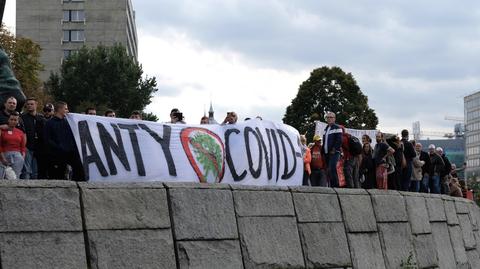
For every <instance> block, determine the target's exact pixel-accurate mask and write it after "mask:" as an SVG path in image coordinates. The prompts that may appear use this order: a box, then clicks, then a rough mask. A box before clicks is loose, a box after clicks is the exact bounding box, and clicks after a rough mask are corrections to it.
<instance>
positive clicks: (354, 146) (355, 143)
mask: <svg viewBox="0 0 480 269" xmlns="http://www.w3.org/2000/svg"><path fill="white" fill-rule="evenodd" d="M348 147H349V150H350V154H352V155H359V154H361V153H362V150H363V146H362V143H360V140H358V138H357V137H356V136H353V135H350V134H348Z"/></svg>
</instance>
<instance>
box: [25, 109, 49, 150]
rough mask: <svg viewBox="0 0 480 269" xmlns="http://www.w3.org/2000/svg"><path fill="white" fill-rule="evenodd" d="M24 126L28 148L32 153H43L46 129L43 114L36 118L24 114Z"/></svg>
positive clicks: (37, 115)
mask: <svg viewBox="0 0 480 269" xmlns="http://www.w3.org/2000/svg"><path fill="white" fill-rule="evenodd" d="M21 117H22V120H23V125H24V127H25V133H26V135H27V148H28V149H29V150H32V151H34V152H35V151H42V150H43V149H44V137H43V128H44V127H45V118H44V117H43V116H42V115H41V114H38V113H37V114H36V115H35V116H33V115H31V114H29V113H24V114H22V116H21Z"/></svg>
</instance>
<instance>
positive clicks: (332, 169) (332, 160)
mask: <svg viewBox="0 0 480 269" xmlns="http://www.w3.org/2000/svg"><path fill="white" fill-rule="evenodd" d="M339 159H340V152H335V154H327V161H328V172H329V174H330V187H332V188H338V174H337V163H338V160H339Z"/></svg>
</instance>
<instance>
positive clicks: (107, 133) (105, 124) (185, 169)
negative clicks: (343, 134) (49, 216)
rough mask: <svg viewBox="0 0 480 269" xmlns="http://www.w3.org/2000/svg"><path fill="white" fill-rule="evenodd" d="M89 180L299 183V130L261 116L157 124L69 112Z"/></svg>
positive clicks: (70, 122)
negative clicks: (227, 121) (227, 122)
mask: <svg viewBox="0 0 480 269" xmlns="http://www.w3.org/2000/svg"><path fill="white" fill-rule="evenodd" d="M67 120H68V122H69V124H70V127H71V129H72V132H73V135H74V137H75V141H76V144H77V148H78V150H79V153H80V158H81V160H82V163H83V167H84V170H85V174H86V177H88V178H87V179H88V180H89V181H107V180H108V181H129V182H133V181H178V182H180V181H184V182H185V181H189V182H209V183H213V182H217V183H218V182H221V183H236V184H245V185H301V184H302V176H303V158H302V154H301V148H300V142H299V134H298V131H297V130H296V129H294V128H293V127H291V126H288V125H285V124H281V123H274V122H270V121H265V120H258V119H255V120H250V121H245V122H241V123H237V124H234V125H187V124H161V123H156V122H150V121H139V120H130V119H119V118H108V117H100V116H91V115H82V114H74V113H69V114H68V115H67Z"/></svg>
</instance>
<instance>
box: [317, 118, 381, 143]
mask: <svg viewBox="0 0 480 269" xmlns="http://www.w3.org/2000/svg"><path fill="white" fill-rule="evenodd" d="M326 127H327V124H326V123H325V122H321V121H315V134H316V135H320V136H322V135H323V134H324V133H325V128H326ZM345 131H346V132H347V133H349V134H351V135H353V136H355V137H357V138H358V140H359V141H362V136H363V135H364V134H366V135H368V136H370V138H371V139H372V144H371V145H372V147H375V144H377V141H376V140H375V137H376V135H377V132H378V131H377V130H358V129H349V128H345Z"/></svg>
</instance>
